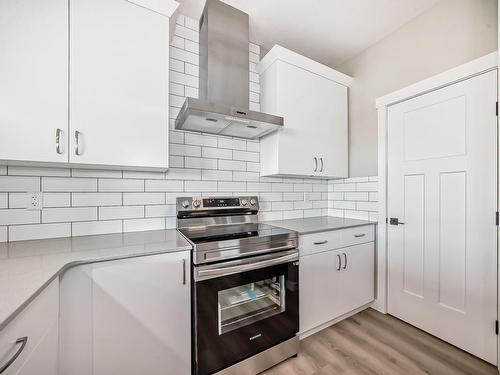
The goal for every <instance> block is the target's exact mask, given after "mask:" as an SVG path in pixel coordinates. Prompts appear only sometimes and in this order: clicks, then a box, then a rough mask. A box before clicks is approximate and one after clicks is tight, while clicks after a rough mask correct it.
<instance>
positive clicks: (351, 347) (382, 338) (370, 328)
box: [264, 309, 498, 375]
mask: <svg viewBox="0 0 500 375" xmlns="http://www.w3.org/2000/svg"><path fill="white" fill-rule="evenodd" d="M300 345H301V348H300V353H299V355H298V357H297V358H290V359H288V360H286V361H285V362H283V363H281V364H279V365H277V366H275V367H273V368H271V369H269V370H268V371H266V372H264V374H265V375H326V374H335V375H337V374H354V375H356V374H363V375H364V374H371V375H373V374H380V375H392V374H394V375H396V374H397V375H413V374H439V375H441V374H443V375H448V374H450V375H452V374H453V375H459V374H474V375H481V374H496V375H498V371H497V369H496V368H495V367H494V366H492V365H490V364H488V363H486V362H484V361H482V360H480V359H478V358H476V357H474V356H472V355H470V354H468V353H466V352H464V351H462V350H460V349H458V348H456V347H454V346H452V345H450V344H448V343H445V342H444V341H441V340H439V339H438V338H436V337H434V336H431V335H429V334H427V333H425V332H423V331H421V330H419V329H418V328H415V327H413V326H411V325H409V324H406V323H404V322H403V321H401V320H399V319H396V318H394V317H392V316H390V315H384V314H381V313H379V312H377V311H375V310H373V309H368V310H365V311H362V312H360V313H358V314H356V315H354V316H352V317H350V318H348V319H346V320H343V321H342V322H340V323H337V324H335V325H333V326H331V327H329V328H326V329H324V330H322V331H321V332H318V333H316V334H314V335H312V336H310V337H308V338H306V339H304V340H302V341H301V344H300Z"/></svg>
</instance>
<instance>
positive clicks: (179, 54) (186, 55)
mask: <svg viewBox="0 0 500 375" xmlns="http://www.w3.org/2000/svg"><path fill="white" fill-rule="evenodd" d="M170 57H171V58H173V59H176V60H180V61H184V62H188V63H190V64H195V65H198V55H197V54H196V53H192V52H189V51H186V50H183V49H180V48H176V47H172V46H171V47H170ZM172 73H173V72H170V82H174V83H180V84H181V85H183V84H184V83H183V82H178V77H177V76H174V77H172ZM197 85H198V83H196V86H193V85H189V86H193V87H198V86H197Z"/></svg>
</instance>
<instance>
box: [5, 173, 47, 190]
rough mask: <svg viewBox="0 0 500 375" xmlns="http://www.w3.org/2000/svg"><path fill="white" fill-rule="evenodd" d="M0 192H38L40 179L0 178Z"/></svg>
mask: <svg viewBox="0 0 500 375" xmlns="http://www.w3.org/2000/svg"><path fill="white" fill-rule="evenodd" d="M2 191H4V192H10V191H40V177H18V176H0V192H2Z"/></svg>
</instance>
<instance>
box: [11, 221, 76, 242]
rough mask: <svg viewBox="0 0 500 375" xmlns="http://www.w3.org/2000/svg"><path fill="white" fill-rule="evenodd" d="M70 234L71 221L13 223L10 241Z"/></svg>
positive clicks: (68, 235)
mask: <svg viewBox="0 0 500 375" xmlns="http://www.w3.org/2000/svg"><path fill="white" fill-rule="evenodd" d="M70 236H71V223H57V224H29V225H13V226H10V227H9V240H10V241H25V240H36V239H43V238H58V237H70Z"/></svg>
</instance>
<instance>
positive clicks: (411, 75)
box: [338, 0, 498, 176]
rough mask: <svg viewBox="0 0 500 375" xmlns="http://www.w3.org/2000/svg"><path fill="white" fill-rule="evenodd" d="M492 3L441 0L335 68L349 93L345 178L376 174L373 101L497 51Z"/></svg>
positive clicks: (375, 128) (375, 129)
mask: <svg viewBox="0 0 500 375" xmlns="http://www.w3.org/2000/svg"><path fill="white" fill-rule="evenodd" d="M497 24H498V20H497V0H445V1H443V2H441V3H439V4H438V5H436V6H435V7H434V8H432V9H430V10H429V11H427V12H425V13H423V14H422V15H420V16H419V17H417V18H415V19H414V20H412V21H411V22H409V23H408V24H406V25H405V26H403V27H401V28H400V29H399V30H397V31H396V32H394V33H392V34H391V35H389V36H388V37H386V38H385V39H383V40H382V41H380V42H378V43H377V44H375V45H373V46H372V47H370V48H368V49H367V50H365V51H364V52H363V53H361V54H360V55H358V56H357V57H355V58H353V59H351V60H349V61H347V62H346V63H344V64H342V66H340V67H339V68H338V69H339V70H340V71H342V72H343V73H346V74H348V75H351V76H353V77H354V82H353V85H352V86H351V89H350V113H349V116H350V118H349V164H350V165H349V175H350V176H373V175H377V112H376V110H375V99H376V98H377V97H379V96H382V95H385V94H388V93H390V92H392V91H395V90H397V89H400V88H402V87H405V86H408V85H410V84H412V83H415V82H418V81H420V80H422V79H424V78H427V77H430V76H432V75H435V74H437V73H440V72H443V71H445V70H447V69H450V68H452V67H455V66H457V65H460V64H462V63H465V62H468V61H470V60H473V59H475V58H477V57H480V56H483V55H486V54H488V53H490V52H493V51H495V50H496V49H497Z"/></svg>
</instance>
